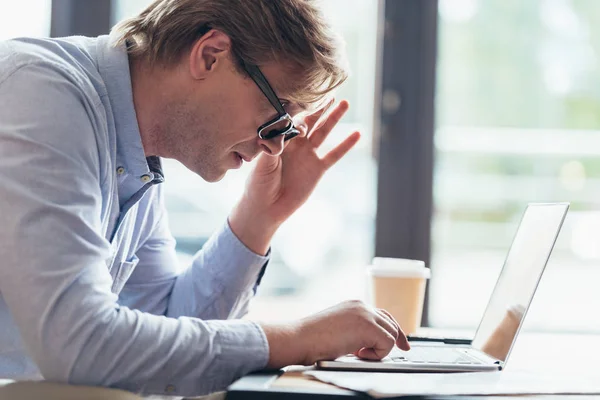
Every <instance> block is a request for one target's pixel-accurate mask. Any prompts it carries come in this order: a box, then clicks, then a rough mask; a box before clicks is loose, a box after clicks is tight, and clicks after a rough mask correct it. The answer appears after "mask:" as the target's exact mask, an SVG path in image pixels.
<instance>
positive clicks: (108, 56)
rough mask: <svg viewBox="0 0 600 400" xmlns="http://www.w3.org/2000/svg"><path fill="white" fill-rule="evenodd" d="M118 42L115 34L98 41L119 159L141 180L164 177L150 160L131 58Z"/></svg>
mask: <svg viewBox="0 0 600 400" xmlns="http://www.w3.org/2000/svg"><path fill="white" fill-rule="evenodd" d="M117 40H118V35H117V34H116V33H115V32H111V34H110V35H108V36H106V35H105V36H100V37H99V38H98V69H99V72H100V75H102V78H103V80H104V84H105V85H106V91H107V93H108V99H109V101H110V104H111V108H112V114H113V119H114V123H115V128H116V131H117V132H116V135H117V157H118V158H119V159H120V160H122V162H123V164H124V165H123V166H124V167H125V169H126V170H127V172H128V173H129V174H131V175H133V176H136V177H141V176H143V175H148V174H150V173H151V172H152V173H154V174H156V173H157V172H158V173H160V175H161V176H162V175H163V174H162V169H161V168H160V160H159V159H158V157H149V159H146V155H145V153H144V148H143V146H142V137H141V135H140V128H139V126H138V123H137V118H136V114H135V108H134V105H133V90H132V88H131V73H130V71H129V58H128V56H127V50H126V48H125V44H123V43H121V44H119V45H116V42H117ZM149 163H150V164H151V166H152V168H150V166H149ZM156 168H158V171H157V170H156Z"/></svg>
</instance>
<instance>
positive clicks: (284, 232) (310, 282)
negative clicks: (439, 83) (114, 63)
mask: <svg viewBox="0 0 600 400" xmlns="http://www.w3.org/2000/svg"><path fill="white" fill-rule="evenodd" d="M148 3H149V2H148V1H146V0H142V1H131V0H126V1H125V0H121V1H115V2H114V3H113V5H115V7H114V12H113V22H117V21H119V20H121V19H123V18H125V17H128V16H131V15H134V14H135V13H138V12H139V11H141V10H142V9H143V8H144V7H145V6H146V5H147V4H148ZM321 5H322V7H323V10H324V12H325V14H326V15H327V17H328V18H330V20H331V21H332V24H333V25H334V27H335V28H336V30H337V31H338V32H340V33H341V35H342V37H343V39H344V40H345V42H346V47H347V53H348V61H349V64H350V68H351V70H352V75H351V77H350V78H349V79H348V81H347V82H346V83H345V84H344V86H343V87H342V88H341V89H340V90H339V92H338V95H337V98H338V99H344V98H345V99H348V100H349V101H350V104H351V107H350V110H349V112H348V113H347V114H346V116H345V117H344V119H343V120H342V123H340V125H339V126H338V129H336V130H335V131H334V132H332V133H331V135H330V137H329V138H328V140H327V141H326V142H325V143H324V145H323V146H324V147H325V148H331V147H332V146H333V145H335V144H337V143H339V142H340V141H341V140H342V138H343V137H345V135H347V134H349V133H351V132H352V131H353V130H357V129H358V130H360V131H361V133H362V136H363V137H362V139H361V141H360V142H359V144H358V145H357V147H356V148H355V149H353V150H352V151H351V152H350V153H349V154H348V155H347V157H346V158H345V159H344V160H342V161H341V162H340V163H339V164H338V165H336V166H335V167H333V168H332V169H331V170H330V171H329V173H328V174H326V176H325V177H324V178H323V180H322V181H321V183H320V184H319V186H318V187H317V190H316V191H315V192H314V193H313V195H312V196H311V198H310V200H309V201H308V202H307V203H306V204H305V205H304V206H303V207H302V208H301V209H300V210H299V211H298V212H297V213H296V214H294V215H293V216H292V218H290V220H289V221H287V222H286V223H285V224H284V226H282V227H281V229H280V230H279V232H278V233H277V235H276V237H275V238H274V240H273V255H272V262H271V263H270V265H269V269H268V271H267V274H266V275H265V278H264V279H263V282H262V285H261V287H260V289H259V292H258V297H257V298H256V299H255V301H254V302H253V304H252V308H251V311H250V313H251V316H252V317H254V318H262V319H265V318H269V319H279V320H281V319H289V318H294V317H299V316H303V315H306V314H308V313H310V312H314V311H318V310H320V309H322V308H324V307H325V306H327V305H329V304H333V303H336V302H338V301H340V300H342V299H346V298H355V297H357V296H358V297H362V296H363V295H364V290H363V277H364V274H363V267H364V266H365V265H366V264H368V263H369V262H370V260H371V258H372V256H373V240H374V238H373V236H374V215H375V206H376V201H375V195H376V191H375V189H376V188H375V185H376V181H377V179H376V172H377V171H376V163H375V160H374V159H373V158H372V156H371V142H372V121H373V108H374V106H373V102H374V87H375V58H376V57H375V56H376V54H375V52H376V31H377V29H376V27H377V7H376V3H375V2H373V1H372V0H327V1H323V2H321ZM164 167H165V175H166V182H165V190H166V203H167V207H168V210H169V215H170V224H171V229H172V232H173V234H174V235H175V236H176V239H177V242H178V245H177V249H178V253H179V255H180V257H181V260H182V265H187V263H188V262H189V260H190V259H191V256H192V255H193V254H194V252H195V251H196V250H198V249H199V248H200V246H201V244H202V242H203V241H204V240H206V239H207V238H208V237H209V235H210V234H211V233H212V232H213V231H214V230H215V229H216V228H217V227H218V226H219V225H220V224H222V223H224V222H225V220H226V218H227V215H228V213H229V211H230V210H231V208H232V206H233V205H234V203H235V201H236V200H237V199H238V198H239V196H240V194H241V192H242V189H243V186H244V181H245V179H246V176H247V175H248V173H249V168H247V167H248V166H246V167H245V168H242V169H241V170H239V171H229V172H228V173H227V176H226V177H225V178H224V179H223V180H222V181H221V182H218V183H210V184H209V183H206V182H204V181H203V180H202V179H201V178H199V177H198V176H196V175H194V174H192V173H191V172H189V171H187V170H186V169H185V167H183V166H182V165H181V164H179V163H177V162H173V161H171V160H165V162H164ZM348 199H352V201H348ZM199 239H200V240H199ZM331 282H336V290H331Z"/></svg>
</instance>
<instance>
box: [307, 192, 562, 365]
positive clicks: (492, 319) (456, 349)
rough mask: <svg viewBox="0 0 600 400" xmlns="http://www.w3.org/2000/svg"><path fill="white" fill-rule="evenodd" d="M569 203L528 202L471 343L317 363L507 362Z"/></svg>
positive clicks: (418, 345)
mask: <svg viewBox="0 0 600 400" xmlns="http://www.w3.org/2000/svg"><path fill="white" fill-rule="evenodd" d="M568 208H569V204H568V203H548V204H546V203H544V204H542V203H532V204H529V205H528V206H527V209H526V210H525V213H524V214H523V217H522V219H521V222H520V224H519V228H518V229H517V233H516V235H515V237H514V239H513V242H512V245H511V247H510V250H509V251H508V255H507V256H506V260H505V261H504V266H503V267H502V271H501V272H500V276H499V277H498V280H497V281H496V286H495V287H494V290H493V292H492V295H491V297H490V300H489V302H488V305H487V307H486V309H485V312H484V314H483V317H482V319H481V321H480V323H479V328H477V332H476V334H475V337H474V338H473V340H472V342H471V343H470V344H457V343H460V341H456V340H452V339H450V340H447V341H445V340H440V341H439V342H435V341H428V342H424V341H423V342H412V341H411V350H409V351H402V350H400V349H398V348H397V347H394V349H393V350H392V352H391V353H390V354H389V355H388V356H387V357H385V358H384V359H382V360H381V361H369V360H361V359H359V358H358V357H356V356H354V355H346V356H342V357H339V358H337V359H335V360H333V361H319V362H318V363H317V367H318V368H320V369H335V370H360V371H405V372H475V371H497V370H502V369H503V368H504V367H505V366H506V363H507V362H508V359H509V356H510V352H511V350H512V347H513V345H514V343H515V341H516V339H517V336H518V334H519V331H520V328H521V326H522V324H523V320H524V319H525V316H526V314H527V310H528V309H529V306H530V304H531V301H532V300H533V296H534V294H535V291H536V289H537V286H538V284H539V282H540V279H541V277H542V274H543V272H544V269H545V268H546V264H547V263H548V259H549V258H550V253H551V252H552V248H553V247H554V243H555V242H556V238H557V237H558V233H559V232H560V229H561V227H562V224H563V221H564V219H565V216H566V214H567V210H568Z"/></svg>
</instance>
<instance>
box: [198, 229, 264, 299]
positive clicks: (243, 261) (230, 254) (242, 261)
mask: <svg viewBox="0 0 600 400" xmlns="http://www.w3.org/2000/svg"><path fill="white" fill-rule="evenodd" d="M202 251H203V253H204V257H205V259H212V257H213V255H217V254H218V255H219V256H218V257H217V259H218V260H219V262H214V263H212V262H211V263H207V264H206V265H208V266H210V267H209V268H211V274H212V276H213V277H214V279H215V280H216V281H217V283H218V284H219V285H220V286H221V287H237V288H239V289H241V288H255V287H256V286H257V285H258V283H260V278H262V275H263V274H264V270H265V268H266V266H267V264H268V262H269V259H270V254H271V250H270V249H269V251H268V252H267V254H266V255H265V256H261V255H258V254H256V253H254V252H253V251H252V250H250V249H249V248H247V247H246V245H244V243H242V241H241V240H240V239H238V238H237V236H235V234H234V233H233V231H232V230H231V228H230V227H229V222H225V224H223V225H222V226H221V228H220V229H219V230H218V231H217V232H215V234H214V235H213V236H212V237H211V240H209V241H208V242H207V243H206V244H205V245H204V248H203V249H202Z"/></svg>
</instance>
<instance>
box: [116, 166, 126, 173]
mask: <svg viewBox="0 0 600 400" xmlns="http://www.w3.org/2000/svg"><path fill="white" fill-rule="evenodd" d="M124 173H125V168H123V167H119V168H117V174H119V175H123V174H124Z"/></svg>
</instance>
